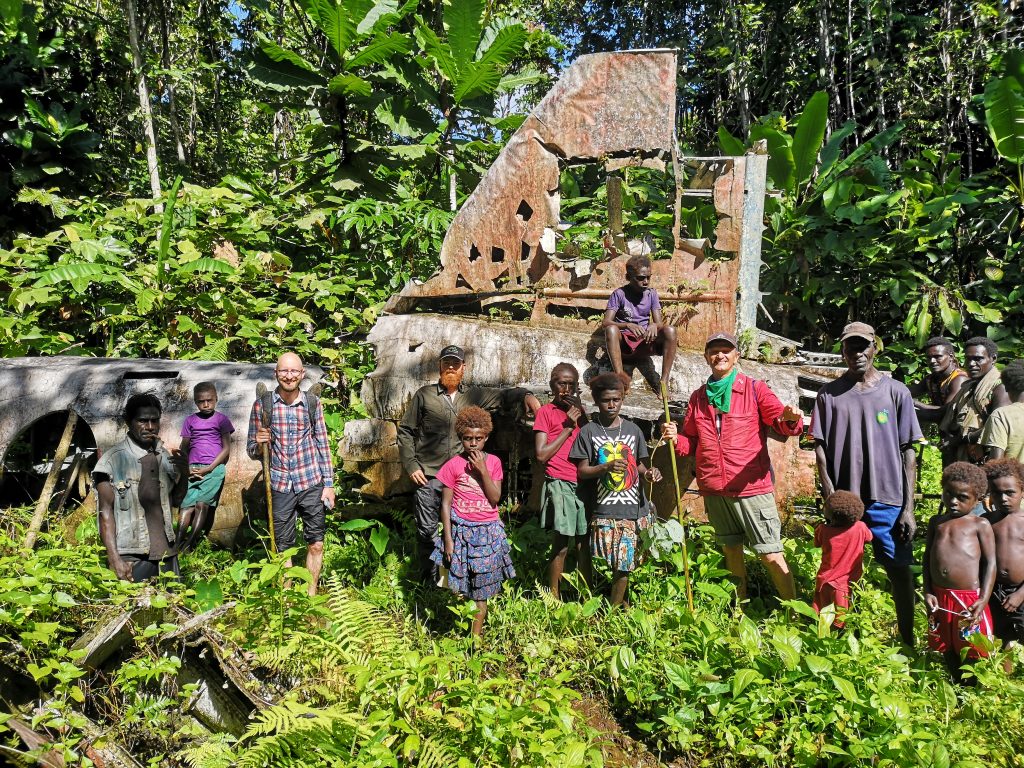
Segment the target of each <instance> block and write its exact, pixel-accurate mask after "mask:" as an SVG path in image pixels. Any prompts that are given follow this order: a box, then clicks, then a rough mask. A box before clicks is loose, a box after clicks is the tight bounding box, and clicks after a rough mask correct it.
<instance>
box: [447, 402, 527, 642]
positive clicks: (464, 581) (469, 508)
mask: <svg viewBox="0 0 1024 768" xmlns="http://www.w3.org/2000/svg"><path fill="white" fill-rule="evenodd" d="M492 428H493V427H492V424H491V415H490V414H489V413H487V411H485V410H484V409H483V408H478V407H476V406H475V405H474V406H469V407H468V408H463V409H462V410H461V411H459V414H458V416H457V417H456V419H455V432H456V434H458V436H459V439H460V440H461V441H462V453H461V454H459V455H458V456H456V457H455V458H453V459H450V460H448V462H447V463H445V465H444V466H442V467H441V469H440V470H439V471H438V473H437V479H438V480H440V481H441V483H442V484H443V485H444V488H443V489H442V491H441V525H442V528H443V534H444V538H443V541H437V542H435V545H436V546H435V550H434V554H433V557H432V559H433V560H434V562H436V563H440V564H442V565H444V566H445V567H446V568H448V586H449V588H450V589H451V590H452V591H453V592H455V593H456V594H459V595H462V596H464V597H468V598H469V599H470V600H474V601H475V602H476V609H477V610H476V616H475V617H474V618H473V634H474V635H477V636H480V635H481V634H483V629H484V621H485V620H486V618H487V600H488V598H491V597H494V595H496V594H498V593H499V592H500V591H501V585H502V582H504V581H505V580H506V579H511V578H513V577H514V576H515V575H516V572H515V569H514V568H513V567H512V559H511V557H509V546H508V538H507V537H506V536H505V526H504V525H503V524H502V522H501V518H499V517H498V499H499V498H501V478H502V474H503V473H502V469H501V462H500V461H499V460H498V457H497V456H494V455H492V454H490V453H484V450H483V449H484V443H486V442H487V438H488V436H489V435H490V434H491V429H492Z"/></svg>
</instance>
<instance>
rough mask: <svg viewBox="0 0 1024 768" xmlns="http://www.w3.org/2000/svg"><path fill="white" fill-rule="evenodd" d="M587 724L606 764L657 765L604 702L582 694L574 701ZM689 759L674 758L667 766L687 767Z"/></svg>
mask: <svg viewBox="0 0 1024 768" xmlns="http://www.w3.org/2000/svg"><path fill="white" fill-rule="evenodd" d="M574 708H575V709H576V711H577V712H579V713H580V714H581V715H582V716H583V719H584V720H586V721H587V725H589V726H590V727H591V728H593V729H594V730H595V731H597V732H598V733H599V734H600V736H599V738H598V741H597V744H598V746H599V747H600V748H601V754H602V756H603V757H604V764H605V765H606V766H607V768H661V766H663V765H666V764H664V763H662V762H661V761H660V760H659V759H658V758H657V757H656V756H655V755H654V754H653V753H652V752H651V751H650V750H649V749H648V748H647V746H646V745H645V744H643V743H642V742H639V741H637V740H636V739H634V738H633V737H632V736H630V735H629V734H628V733H627V732H626V731H624V730H623V728H622V726H621V725H619V722H618V720H616V719H615V715H613V714H612V712H611V710H609V709H608V705H607V704H606V703H605V702H604V701H603V700H601V699H599V698H594V697H593V696H584V697H583V698H582V699H580V700H579V701H578V702H576V704H575V705H574ZM688 766H689V763H686V762H684V761H683V760H682V759H677V760H675V761H673V762H672V763H669V764H667V768H688Z"/></svg>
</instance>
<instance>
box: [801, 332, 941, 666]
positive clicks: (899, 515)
mask: <svg viewBox="0 0 1024 768" xmlns="http://www.w3.org/2000/svg"><path fill="white" fill-rule="evenodd" d="M841 344H842V352H843V361H844V362H845V363H846V367H847V368H846V372H845V373H844V374H843V375H842V376H840V377H839V378H838V379H836V380H835V381H830V382H829V383H828V384H826V385H825V386H823V387H822V388H821V390H820V391H819V392H818V399H817V400H816V401H815V403H814V415H813V418H812V419H811V436H812V437H814V442H815V447H814V454H815V458H816V459H817V463H818V477H819V479H820V480H821V495H822V497H823V498H825V499H827V498H828V497H829V496H831V495H832V493H833V492H834V491H851V492H852V493H855V494H856V495H857V496H859V497H860V499H861V501H863V502H864V523H865V524H866V525H867V526H868V528H870V529H871V533H872V534H873V538H872V546H873V548H874V552H875V560H877V561H878V562H879V563H880V564H881V565H882V567H883V568H885V572H886V574H887V575H888V576H889V583H890V587H891V589H892V598H893V602H894V603H895V605H896V623H897V625H898V627H899V633H900V637H901V638H902V639H903V642H904V643H906V644H907V645H909V646H912V645H913V644H914V575H913V572H912V571H911V570H910V566H911V564H912V563H913V561H914V551H913V542H914V532H915V531H916V530H917V523H916V522H915V520H914V479H915V475H916V472H917V462H916V456H915V454H914V443H915V442H916V441H918V440H921V439H922V437H923V436H922V434H921V427H920V425H919V424H918V421H917V413H916V412H915V411H914V398H913V397H912V396H911V394H910V390H909V389H907V387H906V385H904V384H902V383H900V382H898V381H895V380H894V379H892V378H891V377H889V376H885V375H883V374H882V373H881V372H880V371H879V370H878V369H877V368H875V353H876V352H877V351H878V350H877V345H876V342H875V329H874V328H872V327H871V326H870V325H868V324H867V323H850V324H849V325H847V326H846V327H845V328H843V335H842V337H841Z"/></svg>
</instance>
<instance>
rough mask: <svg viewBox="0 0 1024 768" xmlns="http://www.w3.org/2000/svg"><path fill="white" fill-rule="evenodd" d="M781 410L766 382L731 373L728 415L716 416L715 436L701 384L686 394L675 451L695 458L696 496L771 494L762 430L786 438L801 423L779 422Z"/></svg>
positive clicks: (711, 412) (713, 416)
mask: <svg viewBox="0 0 1024 768" xmlns="http://www.w3.org/2000/svg"><path fill="white" fill-rule="evenodd" d="M783 410H785V408H784V406H783V405H782V403H781V402H780V401H779V398H778V397H776V396H775V393H774V392H772V391H771V389H769V387H768V385H767V384H765V383H764V382H763V381H758V380H757V379H752V378H750V377H749V376H745V375H743V374H742V373H737V374H736V380H735V381H734V382H733V385H732V401H731V402H730V405H729V412H728V413H723V414H721V416H722V428H721V434H719V430H718V427H717V426H716V421H717V419H716V415H717V414H718V409H717V408H713V407H712V406H711V404H710V403H709V402H708V395H707V390H706V388H705V387H704V386H701V387H700V388H699V389H697V390H696V391H694V393H693V394H692V395H690V404H689V408H688V409H687V412H686V421H685V422H684V424H683V431H682V434H681V435H680V436H679V440H678V441H677V442H676V452H677V453H678V454H679V455H680V456H690V455H694V454H696V469H697V487H698V488H700V493H701V495H702V496H731V497H734V498H743V497H746V496H759V495H760V494H763V493H772V492H773V491H774V490H775V488H774V485H773V483H772V469H771V461H770V460H769V458H768V428H769V427H772V428H774V429H775V431H776V432H778V433H779V434H780V435H786V436H787V437H789V436H792V435H799V434H800V433H801V431H802V430H803V419H800V420H799V421H797V422H794V423H787V422H784V421H781V420H780V419H779V417H780V416H781V415H782V412H783Z"/></svg>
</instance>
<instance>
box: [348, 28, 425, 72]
mask: <svg viewBox="0 0 1024 768" xmlns="http://www.w3.org/2000/svg"><path fill="white" fill-rule="evenodd" d="M411 50H412V40H410V39H409V37H408V35H402V34H398V33H395V34H391V35H385V34H379V35H377V36H376V37H375V38H374V39H373V40H371V41H370V42H369V43H367V44H366V46H364V47H363V49H362V50H361V51H359V53H357V54H356V55H355V56H353V57H352V58H351V59H349V61H348V64H347V65H346V66H347V68H348V69H354V68H355V67H362V66H365V65H367V64H383V63H385V62H387V61H389V60H390V59H391V58H392V57H394V56H395V55H396V54H399V53H408V52H409V51H411Z"/></svg>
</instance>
